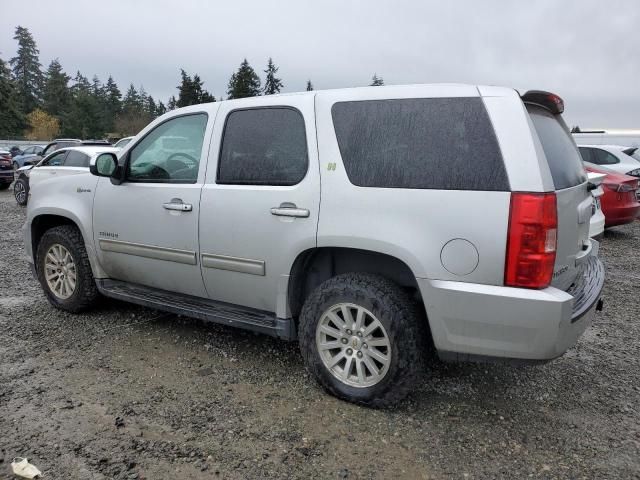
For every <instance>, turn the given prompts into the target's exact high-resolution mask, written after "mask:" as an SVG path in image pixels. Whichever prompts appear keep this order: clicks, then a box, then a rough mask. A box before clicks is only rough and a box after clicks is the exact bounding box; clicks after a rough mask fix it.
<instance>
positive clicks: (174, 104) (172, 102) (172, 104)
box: [167, 95, 178, 110]
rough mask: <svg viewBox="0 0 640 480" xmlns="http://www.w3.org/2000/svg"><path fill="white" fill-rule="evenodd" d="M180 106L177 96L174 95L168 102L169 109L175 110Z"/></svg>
mask: <svg viewBox="0 0 640 480" xmlns="http://www.w3.org/2000/svg"><path fill="white" fill-rule="evenodd" d="M177 107H178V102H177V101H176V97H174V96H173V95H172V96H171V98H170V99H169V101H168V102H167V110H175V109H176V108H177Z"/></svg>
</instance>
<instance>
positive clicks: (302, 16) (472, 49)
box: [0, 0, 640, 128]
mask: <svg viewBox="0 0 640 480" xmlns="http://www.w3.org/2000/svg"><path fill="white" fill-rule="evenodd" d="M0 6H1V8H0V32H2V34H0V56H1V57H2V58H3V59H5V60H8V59H9V58H11V57H12V56H14V55H15V51H16V42H15V41H14V40H13V32H14V30H15V27H16V26H17V25H22V26H24V27H27V28H28V29H29V30H30V31H31V33H32V34H33V35H34V37H35V40H36V42H37V44H38V48H39V49H40V61H41V63H42V64H43V66H44V67H45V68H46V66H47V65H48V64H49V62H50V61H51V60H52V59H54V58H56V57H58V58H59V59H60V62H61V63H62V66H63V68H64V69H65V71H66V72H67V73H69V74H71V76H74V75H75V72H76V71H77V70H80V71H81V72H82V73H83V74H84V75H85V76H87V77H89V78H91V77H92V76H93V75H94V74H97V75H98V76H99V77H100V79H101V80H106V78H107V76H108V75H113V77H114V79H115V80H116V81H117V83H118V85H119V86H120V88H121V90H123V93H124V90H126V87H127V86H128V85H129V83H132V82H133V83H134V84H135V85H136V86H140V85H143V86H144V88H145V90H146V91H147V92H148V93H150V94H151V95H153V96H154V97H155V98H156V99H160V100H163V101H164V102H165V103H166V100H167V98H168V97H169V96H170V95H173V94H176V89H175V87H176V85H178V83H179V71H180V70H179V69H180V68H184V69H185V70H186V71H187V72H189V73H191V74H193V73H198V74H200V76H201V78H202V79H203V80H204V81H205V88H206V89H207V90H209V91H210V92H211V93H213V94H214V95H216V96H217V97H218V96H220V95H226V87H227V82H228V80H229V76H230V75H231V73H233V71H234V70H235V69H236V68H237V67H238V65H239V64H240V62H241V61H242V59H243V58H244V57H246V58H247V59H248V60H249V63H250V64H251V65H252V66H253V67H254V68H255V69H256V70H260V72H259V73H260V75H261V77H262V78H264V75H263V74H262V72H261V70H264V68H265V65H266V63H267V59H268V57H269V56H271V57H273V59H274V61H275V63H276V64H277V65H278V66H280V71H279V74H280V76H281V77H282V79H283V81H284V84H285V89H284V91H286V92H291V91H298V90H304V88H305V84H306V80H307V79H309V78H310V79H311V81H312V82H313V84H314V86H315V87H316V89H325V88H339V87H352V86H359V85H366V84H367V83H369V81H370V78H371V76H372V75H373V74H374V73H377V74H378V75H379V76H382V77H383V78H384V81H385V83H387V84H404V83H433V82H456V83H457V82H461V83H472V84H490V85H506V86H513V87H516V88H519V89H530V88H532V89H533V88H535V89H544V90H550V91H552V92H555V93H558V94H559V95H560V96H562V97H563V98H564V99H565V103H566V115H565V117H566V119H567V123H568V124H570V125H575V124H579V125H580V126H581V127H583V128H584V127H603V128H607V127H608V128H614V127H615V128H640V88H639V86H640V1H636V0H628V1H612V0H607V1H597V0H594V1H578V0H576V1H557V0H549V1H534V0H529V1H526V2H525V1H518V2H515V1H507V0H503V1H487V0H484V1H453V0H450V1H442V0H439V1H421V0H413V1H405V0H395V1H384V2H383V1H378V0H368V1H349V0H322V1H320V0H316V1H314V2H307V1H305V0H280V1H275V0H262V1H253V0H244V1H238V0H236V1H225V2H216V1H209V2H206V1H198V0H179V1H177V0H173V1H165V0H161V1H159V0H155V1H150V0H149V1H135V2H133V1H129V2H125V1H117V0H111V1H108V2H95V1H93V2H92V1H81V0H65V1H64V2H57V1H50V0H48V1H34V0H0Z"/></svg>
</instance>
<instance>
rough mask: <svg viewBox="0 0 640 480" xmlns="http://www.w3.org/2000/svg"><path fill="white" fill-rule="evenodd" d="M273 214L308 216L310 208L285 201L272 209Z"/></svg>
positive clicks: (278, 215)
mask: <svg viewBox="0 0 640 480" xmlns="http://www.w3.org/2000/svg"><path fill="white" fill-rule="evenodd" d="M271 215H276V216H277V217H296V218H307V217H308V216H309V210H307V209H306V208H298V207H296V204H295V203H291V202H284V203H281V204H280V206H279V207H273V208H272V209H271Z"/></svg>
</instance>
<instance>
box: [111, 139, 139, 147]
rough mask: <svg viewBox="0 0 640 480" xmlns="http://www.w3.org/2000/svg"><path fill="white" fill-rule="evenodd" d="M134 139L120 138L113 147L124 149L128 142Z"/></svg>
mask: <svg viewBox="0 0 640 480" xmlns="http://www.w3.org/2000/svg"><path fill="white" fill-rule="evenodd" d="M134 138H136V137H124V138H121V139H120V140H118V141H117V142H116V143H115V145H114V147H116V148H117V149H121V148H124V147H126V146H127V145H128V144H129V142H130V141H131V140H133V139H134Z"/></svg>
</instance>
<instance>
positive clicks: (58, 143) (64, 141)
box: [28, 138, 111, 165]
mask: <svg viewBox="0 0 640 480" xmlns="http://www.w3.org/2000/svg"><path fill="white" fill-rule="evenodd" d="M82 145H85V146H90V145H94V146H110V145H111V144H110V143H109V142H107V141H106V140H79V139H77V138H58V139H56V140H54V141H52V142H50V143H48V144H47V145H46V146H45V147H44V149H43V150H42V151H41V152H40V153H35V154H34V155H33V156H32V157H30V158H29V159H28V161H29V164H31V165H35V164H37V163H38V162H40V160H42V159H43V158H44V157H46V156H47V155H49V154H50V153H52V152H55V151H56V150H60V149H61V148H67V147H79V146H82Z"/></svg>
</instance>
